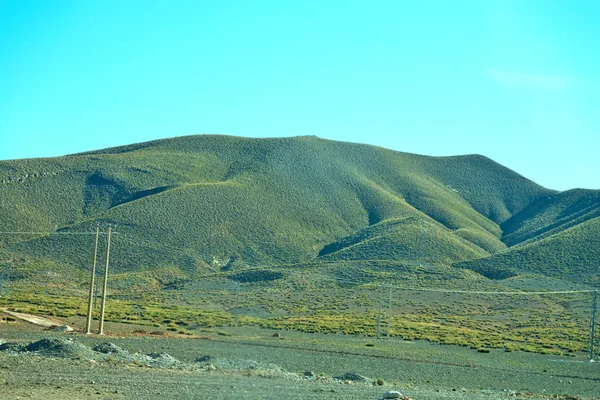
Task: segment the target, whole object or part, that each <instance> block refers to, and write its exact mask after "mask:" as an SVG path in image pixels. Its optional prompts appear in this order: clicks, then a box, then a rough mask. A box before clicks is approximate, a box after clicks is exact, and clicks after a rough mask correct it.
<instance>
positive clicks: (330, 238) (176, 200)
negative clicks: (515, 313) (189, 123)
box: [0, 135, 600, 281]
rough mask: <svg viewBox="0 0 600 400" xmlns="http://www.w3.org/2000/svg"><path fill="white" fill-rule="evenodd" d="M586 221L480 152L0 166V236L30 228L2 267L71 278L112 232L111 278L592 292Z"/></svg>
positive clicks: (568, 200)
mask: <svg viewBox="0 0 600 400" xmlns="http://www.w3.org/2000/svg"><path fill="white" fill-rule="evenodd" d="M599 209H600V194H599V192H598V191H589V190H576V191H569V192H556V191H552V190H548V189H545V188H543V187H541V186H539V185H537V184H535V183H534V182H532V181H530V180H528V179H526V178H524V177H522V176H521V175H519V174H517V173H516V172H514V171H511V170H509V169H507V168H505V167H503V166H501V165H499V164H498V163H496V162H494V161H492V160H490V159H488V158H486V157H483V156H479V155H468V156H455V157H427V156H420V155H415V154H408V153H402V152H396V151H391V150H387V149H384V148H380V147H374V146H369V145H361V144H353V143H345V142H336V141H330V140H324V139H319V138H316V137H295V138H279V139H249V138H241V137H230V136H218V135H199V136H187V137H179V138H173V139H165V140H158V141H152V142H147V143H140V144H135V145H131V146H123V147H117V148H111V149H105V150H100V151H94V152H88V153H82V154H75V155H69V156H64V157H58V158H47V159H26V160H14V161H0V230H2V231H4V232H40V233H37V234H33V233H32V234H3V235H2V237H0V259H4V262H11V263H13V264H16V263H18V262H17V260H21V261H20V262H21V264H22V265H28V266H29V268H39V269H43V268H48V266H49V265H51V266H53V268H59V267H60V268H67V269H68V268H71V269H73V270H76V271H82V270H84V269H86V268H89V267H88V264H89V263H90V262H89V259H90V258H91V251H90V249H91V247H92V245H91V244H90V243H91V242H92V235H84V234H83V233H85V232H93V231H94V230H95V226H96V224H101V226H102V227H103V230H105V228H104V227H105V226H106V225H107V224H108V223H111V224H116V225H117V226H116V228H115V231H116V234H115V235H114V247H113V250H111V259H112V260H114V261H113V263H114V267H115V268H116V270H117V272H127V273H134V272H135V271H157V270H178V271H181V273H183V274H186V275H187V276H191V277H193V275H194V273H195V272H197V271H201V270H206V269H208V270H216V269H218V268H223V269H226V268H229V267H231V266H232V265H247V266H261V265H288V264H298V263H308V262H310V263H314V262H353V261H356V262H364V261H368V260H373V261H377V262H382V261H383V262H385V261H389V262H390V263H396V264H398V263H402V264H403V265H411V264H416V263H426V264H429V265H434V266H440V267H450V266H452V265H455V264H456V265H457V266H458V267H461V268H468V269H472V270H474V271H477V272H482V273H483V274H484V275H486V276H488V277H497V275H495V274H494V273H491V274H490V273H488V272H487V271H492V270H493V271H498V270H502V271H505V270H506V271H508V275H507V276H512V275H514V274H518V273H519V272H520V271H524V272H529V271H534V272H536V273H547V274H550V275H556V276H569V277H571V278H573V279H575V278H576V277H573V276H572V275H573V274H572V273H571V272H569V271H582V274H583V275H580V276H579V278H577V279H582V280H584V281H589V280H593V278H594V276H598V275H597V271H596V270H594V266H595V265H597V263H595V261H594V257H596V255H597V254H596V252H595V250H593V251H591V250H590V246H589V245H586V243H595V242H594V241H597V240H598V237H599V231H598V224H599V222H598V221H599V219H598V211H599ZM52 231H56V233H53V234H48V233H44V232H52ZM76 233H77V234H76ZM590 240H591V241H590ZM565 246H566V247H565ZM559 249H562V251H559ZM534 258H535V260H536V264H535V265H536V267H535V268H534V267H532V266H531V265H532V264H531V260H532V259H534ZM597 259H598V258H597V257H596V258H595V260H597ZM507 263H508V264H507ZM567 264H568V265H569V267H568V269H569V271H566V270H565V265H567ZM507 265H508V266H509V268H508V267H507ZM507 268H508V269H507ZM506 271H505V272H506Z"/></svg>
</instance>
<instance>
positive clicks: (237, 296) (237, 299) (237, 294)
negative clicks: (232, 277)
mask: <svg viewBox="0 0 600 400" xmlns="http://www.w3.org/2000/svg"><path fill="white" fill-rule="evenodd" d="M239 305H240V283H239V282H236V283H235V322H234V326H238V307H239Z"/></svg>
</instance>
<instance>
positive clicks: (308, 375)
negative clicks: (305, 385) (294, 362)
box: [302, 371, 316, 379]
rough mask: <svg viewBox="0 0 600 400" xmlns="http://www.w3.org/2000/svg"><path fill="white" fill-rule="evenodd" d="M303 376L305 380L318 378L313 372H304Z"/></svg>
mask: <svg viewBox="0 0 600 400" xmlns="http://www.w3.org/2000/svg"><path fill="white" fill-rule="evenodd" d="M302 375H304V377H305V378H309V379H315V377H316V375H315V373H314V372H312V371H304V372H303V373H302Z"/></svg>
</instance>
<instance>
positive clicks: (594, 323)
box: [588, 290, 598, 361]
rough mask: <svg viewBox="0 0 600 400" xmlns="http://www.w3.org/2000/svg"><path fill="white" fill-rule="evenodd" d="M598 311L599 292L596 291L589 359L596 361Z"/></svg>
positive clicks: (593, 304) (593, 302)
mask: <svg viewBox="0 0 600 400" xmlns="http://www.w3.org/2000/svg"><path fill="white" fill-rule="evenodd" d="M597 310H598V290H594V297H593V299H592V316H591V318H590V344H589V349H588V351H589V359H590V361H592V360H593V359H594V346H595V344H596V313H597Z"/></svg>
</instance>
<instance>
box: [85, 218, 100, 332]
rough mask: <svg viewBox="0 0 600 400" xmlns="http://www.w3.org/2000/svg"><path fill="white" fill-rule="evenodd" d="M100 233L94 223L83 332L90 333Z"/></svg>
mask: <svg viewBox="0 0 600 400" xmlns="http://www.w3.org/2000/svg"><path fill="white" fill-rule="evenodd" d="M99 233H100V226H99V225H96V242H95V244H94V259H93V261H92V277H91V278H90V295H89V299H88V312H87V323H86V329H85V333H86V334H90V333H92V332H90V329H91V327H92V305H93V302H94V278H95V276H96V258H97V255H98V235H99Z"/></svg>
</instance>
